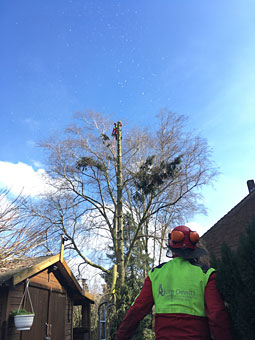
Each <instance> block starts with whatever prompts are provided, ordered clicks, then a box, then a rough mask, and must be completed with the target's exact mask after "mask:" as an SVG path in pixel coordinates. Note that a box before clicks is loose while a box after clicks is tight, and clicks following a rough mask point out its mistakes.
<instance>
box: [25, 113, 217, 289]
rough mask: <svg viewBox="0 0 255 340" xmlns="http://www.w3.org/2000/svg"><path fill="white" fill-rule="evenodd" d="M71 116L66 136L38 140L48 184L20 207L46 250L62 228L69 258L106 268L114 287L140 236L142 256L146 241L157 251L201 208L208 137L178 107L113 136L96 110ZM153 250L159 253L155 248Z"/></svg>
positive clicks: (209, 174)
mask: <svg viewBox="0 0 255 340" xmlns="http://www.w3.org/2000/svg"><path fill="white" fill-rule="evenodd" d="M76 119H77V121H78V123H77V125H75V124H74V125H72V126H69V127H68V129H67V130H66V134H65V136H64V137H61V138H56V137H55V138H51V139H50V140H49V141H46V142H43V143H42V144H41V147H42V148H43V149H44V150H45V152H46V153H48V169H47V174H48V176H50V178H51V181H50V183H49V184H50V185H51V187H52V190H51V192H50V193H49V194H48V195H44V196H42V197H41V198H40V199H38V200H37V201H31V203H30V205H28V204H26V205H24V209H26V211H27V212H29V216H30V217H32V218H34V219H35V221H36V220H37V225H38V232H40V233H41V232H44V239H45V245H46V246H47V247H48V248H49V249H52V250H53V251H54V244H56V238H57V239H59V235H60V234H64V235H65V237H66V239H67V242H66V249H69V250H70V251H71V252H73V253H72V254H73V256H74V254H76V255H77V256H79V257H80V260H81V261H82V262H83V263H84V264H86V265H90V266H93V267H95V268H97V269H98V270H100V271H101V272H103V273H105V274H111V272H112V271H113V274H112V275H111V277H112V284H111V285H110V286H111V288H112V291H113V292H114V290H115V283H117V285H121V284H123V283H124V282H125V273H126V270H127V269H128V268H129V264H130V261H131V260H132V252H133V251H134V249H135V245H136V244H137V242H138V240H139V242H141V244H142V245H143V251H142V253H143V254H145V255H146V254H147V255H148V254H149V253H150V249H149V247H150V245H149V242H152V243H151V244H153V245H154V249H157V250H158V249H160V247H162V245H163V244H164V239H165V234H166V232H167V228H169V226H171V225H173V223H175V222H177V221H184V220H185V219H186V218H188V217H190V216H192V215H193V214H194V213H195V212H201V211H203V205H202V204H201V200H200V199H201V197H202V196H201V189H202V187H203V186H205V185H208V184H210V183H211V182H212V180H213V179H214V178H215V175H216V174H217V171H216V169H215V167H214V165H213V163H212V161H211V158H210V157H211V154H210V150H209V148H208V145H207V142H206V140H204V139H203V138H201V137H199V136H193V135H192V133H191V132H189V131H188V130H187V128H186V127H185V118H184V117H183V116H180V115H177V114H175V113H172V112H169V111H162V112H161V113H160V114H159V115H158V126H155V127H154V128H153V130H152V131H147V130H146V129H142V128H136V129H134V128H133V129H129V130H128V127H127V126H123V127H122V129H121V124H120V123H117V125H116V126H117V129H118V130H117V136H116V134H114V133H113V136H111V130H112V123H110V122H109V120H107V119H105V118H104V117H102V116H101V115H99V114H97V113H93V112H87V113H84V114H78V115H77V116H76ZM115 132H116V130H115ZM121 132H122V136H121V137H122V138H118V136H120V134H121ZM120 144H121V145H120ZM120 147H121V154H120V153H119V148H120ZM120 162H121V165H120ZM120 170H121V174H120ZM120 176H121V179H120ZM120 202H121V206H120ZM126 213H128V214H129V216H130V218H132V221H134V224H133V226H132V227H134V230H132V238H131V239H130V243H129V246H128V249H127V248H125V247H124V237H123V225H121V219H122V218H123V214H126ZM34 223H35V222H34ZM125 228H128V225H127V226H126V227H125ZM109 246H111V251H110V253H111V255H112V257H111V260H109V257H107V256H106V253H107V254H109ZM124 248H125V253H124ZM93 249H94V252H93V251H92V250H93ZM154 255H155V256H158V257H160V256H161V254H160V253H159V255H157V252H156V250H155V252H154ZM147 258H149V257H147ZM113 264H114V265H113ZM117 274H118V275H117Z"/></svg>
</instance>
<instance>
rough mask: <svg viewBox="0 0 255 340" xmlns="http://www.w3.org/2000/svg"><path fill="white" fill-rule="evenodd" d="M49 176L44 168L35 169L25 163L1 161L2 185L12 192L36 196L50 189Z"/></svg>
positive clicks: (0, 177)
mask: <svg viewBox="0 0 255 340" xmlns="http://www.w3.org/2000/svg"><path fill="white" fill-rule="evenodd" d="M47 179H48V176H47V174H46V172H45V170H43V169H38V170H37V171H35V170H34V169H33V168H32V166H30V165H27V164H25V163H22V162H19V163H15V164H14V163H9V162H3V161H0V187H2V188H7V189H9V190H10V191H11V193H12V194H14V195H18V194H20V193H21V192H22V194H23V195H29V196H36V195H39V194H42V193H45V192H47V191H48V190H49V186H48V185H47V183H46V182H47V181H46V180H47Z"/></svg>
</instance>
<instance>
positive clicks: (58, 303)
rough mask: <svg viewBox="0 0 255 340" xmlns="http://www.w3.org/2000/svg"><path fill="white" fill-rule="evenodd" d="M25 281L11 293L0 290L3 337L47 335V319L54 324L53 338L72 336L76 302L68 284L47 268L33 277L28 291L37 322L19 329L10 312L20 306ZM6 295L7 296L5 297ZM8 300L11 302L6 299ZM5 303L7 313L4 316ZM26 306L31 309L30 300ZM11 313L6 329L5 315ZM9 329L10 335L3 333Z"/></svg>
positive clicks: (9, 339)
mask: <svg viewBox="0 0 255 340" xmlns="http://www.w3.org/2000/svg"><path fill="white" fill-rule="evenodd" d="M24 289H25V285H24V283H21V284H18V285H17V286H15V287H11V288H10V289H9V291H8V294H6V292H5V294H3V289H2V290H1V293H0V303H1V304H0V315H2V319H1V321H2V322H1V325H2V328H3V330H2V332H3V335H2V336H1V338H0V339H1V340H35V339H44V337H45V336H46V325H45V323H48V324H52V335H51V337H52V339H54V340H72V339H73V334H72V315H73V302H72V300H71V298H70V297H69V296H68V294H67V292H66V290H65V288H64V287H63V286H61V284H60V283H59V281H58V280H57V278H56V277H55V275H54V273H52V272H49V271H48V270H45V271H43V272H41V273H39V274H38V275H36V276H34V277H33V278H31V279H30V285H29V291H30V294H31V298H32V303H33V307H34V311H35V319H34V324H33V326H32V328H31V330H30V331H17V330H16V329H15V326H14V322H13V318H11V317H9V313H10V312H11V311H12V310H14V309H17V308H18V307H19V304H20V301H21V298H22V295H23V292H24ZM4 296H7V297H4ZM6 299H7V300H8V303H7V302H6ZM4 306H7V308H6V313H5V314H6V315H5V317H4V315H3V314H4V310H3V309H4ZM26 309H28V310H30V311H31V308H30V305H29V303H28V301H27V304H26ZM6 316H7V317H8V328H7V329H6V331H4V319H5V318H6ZM5 332H6V333H7V334H6V335H7V338H6V337H5V336H4V334H5Z"/></svg>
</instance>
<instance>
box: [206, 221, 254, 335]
mask: <svg viewBox="0 0 255 340" xmlns="http://www.w3.org/2000/svg"><path fill="white" fill-rule="evenodd" d="M254 258H255V221H253V222H252V223H251V224H250V225H249V226H248V227H247V234H243V235H241V237H240V241H239V245H238V249H237V251H233V250H231V249H230V247H229V246H228V245H227V244H226V243H223V245H222V249H221V258H220V259H217V260H216V259H215V257H214V259H213V260H212V262H213V263H212V265H213V266H214V267H215V268H216V269H217V276H216V282H217V287H218V289H219V291H220V293H221V294H222V296H223V298H224V301H225V303H226V306H227V309H228V311H229V315H230V321H231V329H232V335H233V339H234V340H252V339H254V332H255V306H254V301H255V280H254V277H255V264H254Z"/></svg>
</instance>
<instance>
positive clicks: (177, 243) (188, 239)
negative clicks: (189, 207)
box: [168, 225, 206, 259]
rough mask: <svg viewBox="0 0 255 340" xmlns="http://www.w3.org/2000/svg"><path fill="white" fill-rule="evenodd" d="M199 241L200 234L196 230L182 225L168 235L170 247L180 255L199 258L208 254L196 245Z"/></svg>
mask: <svg viewBox="0 0 255 340" xmlns="http://www.w3.org/2000/svg"><path fill="white" fill-rule="evenodd" d="M198 241H199V235H198V233H197V232H196V231H192V230H191V229H190V228H189V227H186V226H184V225H180V226H178V227H175V228H174V229H173V230H172V232H171V233H170V234H169V235H168V248H169V249H170V250H171V251H172V253H175V254H177V255H178V256H180V257H183V258H190V259H191V258H197V257H200V256H203V255H205V254H206V251H205V250H204V249H202V248H198V247H197V246H196V244H197V242H198Z"/></svg>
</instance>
